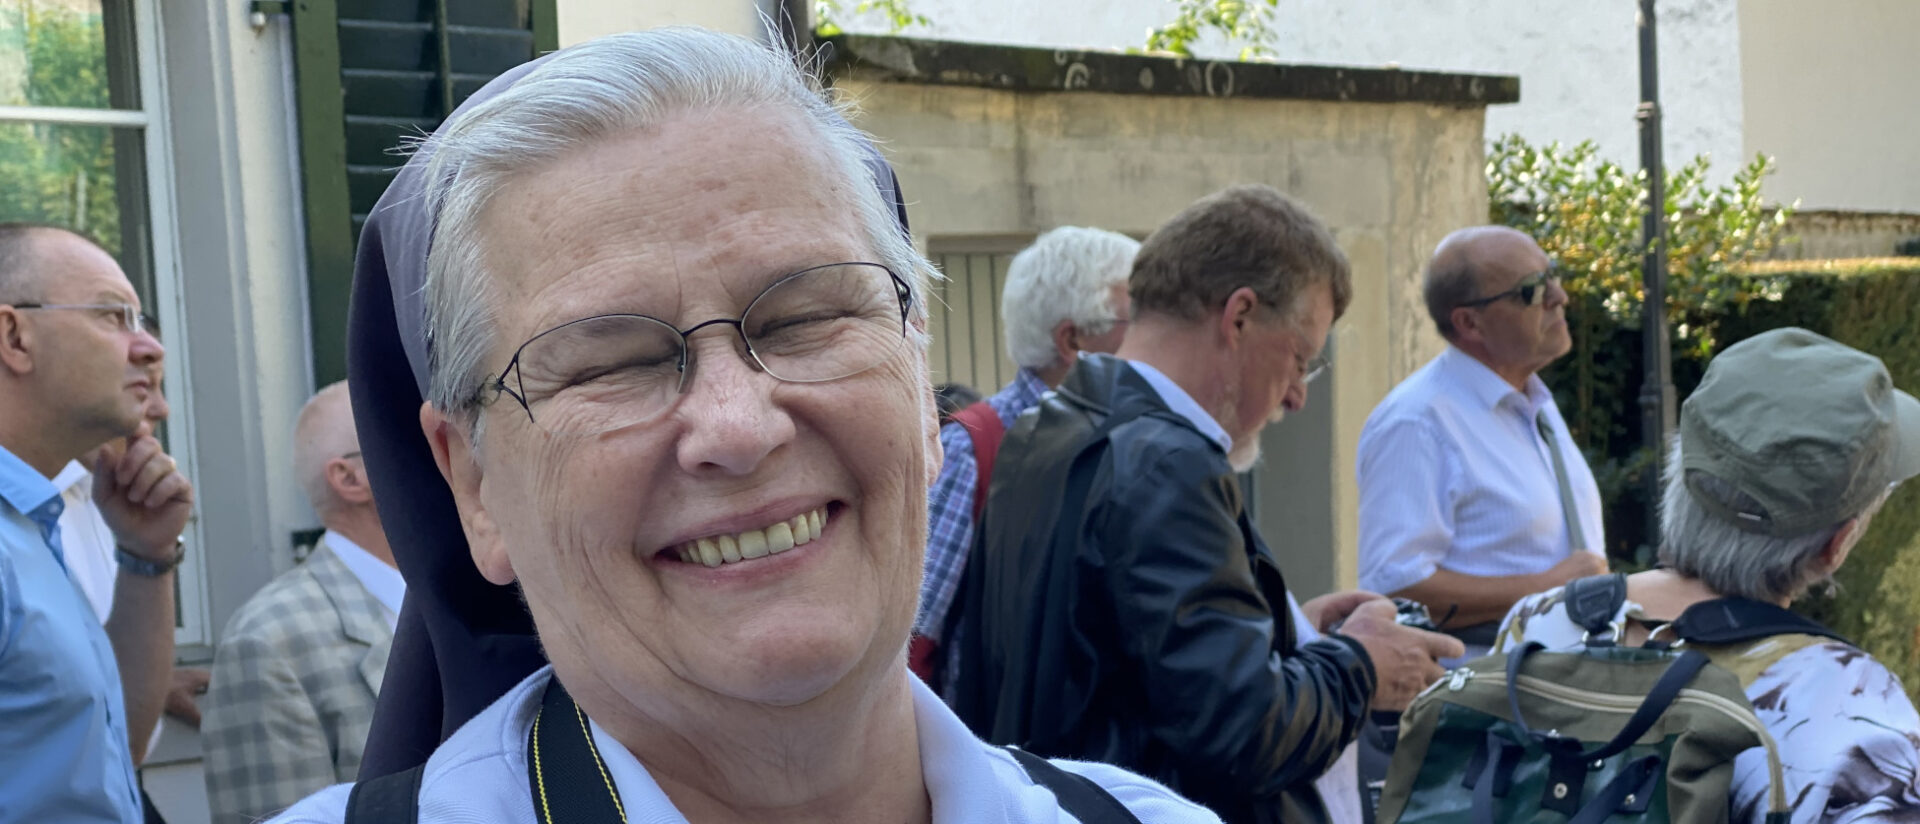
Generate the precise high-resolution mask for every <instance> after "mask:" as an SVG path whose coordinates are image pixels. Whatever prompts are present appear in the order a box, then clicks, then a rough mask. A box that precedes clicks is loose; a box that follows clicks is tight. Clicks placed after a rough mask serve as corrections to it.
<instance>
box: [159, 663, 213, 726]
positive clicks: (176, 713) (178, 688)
mask: <svg viewBox="0 0 1920 824" xmlns="http://www.w3.org/2000/svg"><path fill="white" fill-rule="evenodd" d="M212 680H213V673H211V672H208V671H207V670H204V669H200V668H198V667H174V668H173V683H172V685H170V686H169V687H168V688H167V714H168V715H171V716H173V717H175V718H178V719H180V720H181V721H182V722H184V723H186V724H187V725H188V726H191V727H193V728H194V729H196V730H197V729H200V705H199V704H197V703H195V702H194V698H195V697H196V696H199V695H203V694H205V693H206V691H207V684H208V683H210V682H211V681H212Z"/></svg>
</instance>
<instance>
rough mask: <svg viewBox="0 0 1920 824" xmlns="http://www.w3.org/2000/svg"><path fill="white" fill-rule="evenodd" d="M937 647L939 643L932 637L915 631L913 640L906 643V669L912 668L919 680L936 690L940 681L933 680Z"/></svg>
mask: <svg viewBox="0 0 1920 824" xmlns="http://www.w3.org/2000/svg"><path fill="white" fill-rule="evenodd" d="M939 649H940V645H939V644H936V643H934V642H933V639H932V638H928V637H927V636H925V635H921V634H920V633H917V632H916V633H914V634H913V640H911V641H909V642H908V643H907V669H910V670H913V674H914V675H918V676H920V680H922V681H925V682H927V686H930V687H933V688H934V689H936V690H937V689H939V688H940V682H938V681H935V680H934V671H933V663H934V661H936V660H938V659H937V658H936V657H935V656H934V653H935V652H937V651H939Z"/></svg>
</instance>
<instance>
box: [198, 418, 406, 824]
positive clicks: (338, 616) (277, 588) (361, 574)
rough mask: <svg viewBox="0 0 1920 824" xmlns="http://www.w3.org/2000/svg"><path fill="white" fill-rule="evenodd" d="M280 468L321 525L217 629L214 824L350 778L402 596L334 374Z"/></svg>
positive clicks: (211, 757)
mask: <svg viewBox="0 0 1920 824" xmlns="http://www.w3.org/2000/svg"><path fill="white" fill-rule="evenodd" d="M293 470H294V475H295V476H296V477H297V478H298V479H299V481H300V487H301V489H302V490H304V491H305V492H306V494H307V503H308V504H310V505H311V506H312V507H313V511H314V514H316V515H318V516H320V523H321V524H322V525H324V526H325V527H326V528H327V531H326V534H325V535H324V536H323V537H321V539H320V542H319V544H318V545H317V546H315V547H314V550H313V554H311V555H309V556H307V560H306V561H305V563H302V564H301V565H300V566H298V567H296V568H294V569H292V570H289V571H287V572H286V573H285V574H283V575H281V576H280V577H278V578H275V579H274V580H273V581H272V582H271V583H269V584H267V585H266V587H264V588H263V589H261V590H260V591H259V592H258V593H255V594H254V596H253V597H252V598H250V599H248V600H247V602H246V603H245V604H243V605H241V607H240V609H239V610H238V611H236V612H235V613H234V614H233V618H232V619H231V620H230V621H229V622H228V624H227V631H226V632H225V633H223V634H222V635H221V638H220V646H219V649H218V650H217V651H216V652H215V654H214V660H213V682H212V684H211V686H210V688H209V690H208V692H207V698H206V709H205V720H204V721H203V728H202V736H203V738H202V741H203V746H204V747H205V749H206V781H207V801H208V803H209V806H210V807H211V809H212V812H213V820H214V821H215V822H217V824H244V822H251V821H257V820H259V819H261V818H264V817H266V816H269V815H272V814H273V813H276V812H279V811H280V810H282V809H285V808H286V807H288V806H291V805H292V804H293V803H294V802H295V801H299V800H300V799H301V798H304V797H306V795H307V794H309V793H312V792H313V791H315V790H318V789H320V788H322V787H325V786H327V785H329V784H333V783H336V782H340V781H351V780H353V777H354V776H355V775H356V774H357V773H358V771H359V769H360V755H361V752H362V748H363V747H364V746H365V744H366V740H367V728H368V726H369V724H370V723H371V722H372V720H373V707H374V703H375V701H376V700H377V698H378V697H379V694H380V680H381V676H382V674H383V673H384V672H385V671H386V663H387V652H388V650H389V648H390V647H391V645H392V642H393V628H394V623H395V620H396V617H397V616H398V615H399V612H400V601H401V598H402V597H403V596H404V595H405V594H406V582H405V581H404V580H402V579H401V577H400V571H399V570H398V569H396V568H395V567H394V563H393V552H392V550H391V549H389V548H388V546H387V536H386V533H385V531H383V530H382V528H381V525H380V511H379V510H378V509H376V508H375V507H374V500H373V489H372V487H371V486H370V485H369V484H368V482H367V470H366V464H365V462H364V461H363V460H361V457H360V440H359V438H358V436H357V435H356V433H355V431H354V424H353V409H352V407H351V406H350V405H349V403H348V397H347V384H346V382H345V381H341V382H339V383H335V384H333V385H331V386H328V387H327V388H325V389H322V390H320V391H319V393H317V394H315V395H314V396H313V398H312V399H311V400H309V401H307V405H306V408H304V409H302V410H301V411H300V419H299V422H298V423H297V424H296V425H295V427H294V433H293Z"/></svg>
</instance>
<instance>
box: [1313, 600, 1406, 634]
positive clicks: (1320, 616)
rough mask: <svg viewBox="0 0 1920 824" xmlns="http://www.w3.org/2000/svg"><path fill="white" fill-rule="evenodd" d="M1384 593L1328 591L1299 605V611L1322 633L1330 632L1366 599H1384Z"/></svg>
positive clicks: (1365, 601)
mask: <svg viewBox="0 0 1920 824" xmlns="http://www.w3.org/2000/svg"><path fill="white" fill-rule="evenodd" d="M1386 597H1387V596H1385V595H1380V594H1377V593H1372V592H1367V591H1366V590H1360V589H1351V590H1347V591H1346V592H1329V593H1327V594H1325V595H1322V596H1320V597H1318V598H1315V599H1313V600H1311V601H1308V602H1306V603H1304V604H1301V605H1300V611H1301V612H1304V613H1306V615H1307V623H1309V624H1312V625H1313V628H1314V629H1316V630H1319V631H1320V632H1321V633H1322V634H1325V633H1328V632H1332V631H1333V625H1334V624H1337V623H1340V622H1341V621H1344V620H1346V619H1347V616H1349V615H1352V614H1353V611H1354V610H1356V609H1359V608H1360V605H1361V604H1364V603H1367V602H1368V601H1380V600H1386Z"/></svg>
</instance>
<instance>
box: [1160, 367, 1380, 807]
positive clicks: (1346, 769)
mask: <svg viewBox="0 0 1920 824" xmlns="http://www.w3.org/2000/svg"><path fill="white" fill-rule="evenodd" d="M1127 365H1128V366H1131V367H1133V371H1135V372H1137V373H1139V374H1140V377H1142V378H1145V379H1146V381H1147V384H1148V385H1150V386H1152V387H1153V391H1154V392H1156V393H1158V394H1159V395H1160V401H1161V403H1164V404H1166V405H1167V408H1168V409H1171V410H1173V412H1174V414H1177V415H1179V416H1180V417H1182V418H1186V419H1187V422H1188V423H1191V424H1193V426H1194V428H1196V429H1198V430H1200V431H1201V432H1202V433H1203V434H1205V435H1206V436H1207V437H1208V438H1209V439H1211V440H1213V442H1214V443H1217V444H1219V445H1220V450H1221V451H1222V452H1232V451H1233V437H1232V436H1230V435H1228V434H1227V430H1226V427H1223V426H1221V425H1220V422H1219V421H1216V420H1214V419H1213V416H1212V415H1209V414H1207V412H1206V410H1205V409H1203V408H1202V407H1201V406H1200V402H1199V401H1196V400H1194V399H1193V396H1192V395H1190V394H1187V390H1185V389H1183V388H1181V386H1180V384H1177V383H1174V382H1173V379H1172V378H1169V377H1167V376H1166V374H1165V373H1162V372H1161V371H1160V370H1158V369H1155V368H1153V367H1152V366H1149V365H1147V364H1145V363H1141V362H1140V361H1127ZM1287 612H1288V614H1289V615H1291V616H1292V617H1293V627H1294V637H1295V640H1296V642H1297V643H1300V644H1308V643H1312V642H1313V641H1316V640H1319V638H1320V632H1319V630H1317V629H1315V628H1314V626H1313V623H1312V622H1310V621H1308V620H1307V614H1306V613H1305V612H1302V611H1301V610H1300V602H1299V601H1298V600H1297V599H1295V598H1294V597H1293V592H1292V591H1291V590H1289V591H1288V592H1287ZM1313 786H1314V789H1316V790H1319V792H1320V803H1322V804H1324V805H1326V808H1327V816H1328V820H1330V821H1335V822H1342V823H1343V824H1359V822H1360V820H1361V810H1360V747H1359V745H1358V744H1357V743H1354V744H1348V745H1347V751H1346V752H1344V753H1341V754H1340V759H1339V760H1338V761H1335V762H1333V766H1332V767H1329V768H1327V771H1326V772H1324V773H1321V774H1320V777H1319V778H1316V779H1314V781H1313Z"/></svg>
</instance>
